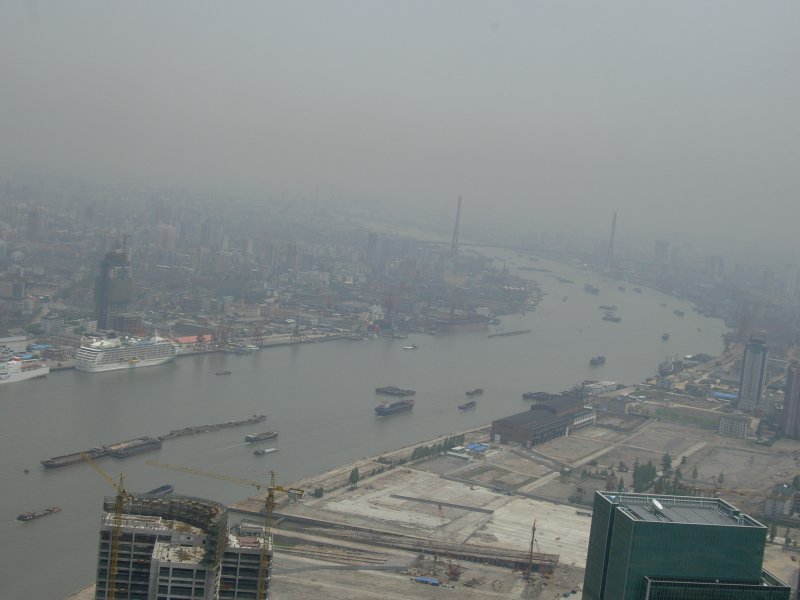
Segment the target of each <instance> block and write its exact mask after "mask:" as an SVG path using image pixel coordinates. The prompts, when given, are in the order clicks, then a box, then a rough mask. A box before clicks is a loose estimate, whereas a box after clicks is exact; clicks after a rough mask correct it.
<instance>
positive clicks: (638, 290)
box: [633, 288, 642, 294]
mask: <svg viewBox="0 0 800 600" xmlns="http://www.w3.org/2000/svg"><path fill="white" fill-rule="evenodd" d="M633 291H634V292H636V293H637V294H641V293H642V288H633Z"/></svg>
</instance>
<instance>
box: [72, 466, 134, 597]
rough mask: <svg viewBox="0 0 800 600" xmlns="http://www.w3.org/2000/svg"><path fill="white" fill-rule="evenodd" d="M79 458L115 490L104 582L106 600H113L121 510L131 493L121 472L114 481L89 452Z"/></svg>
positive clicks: (120, 531) (115, 586)
mask: <svg viewBox="0 0 800 600" xmlns="http://www.w3.org/2000/svg"><path fill="white" fill-rule="evenodd" d="M81 458H82V459H83V460H84V462H86V463H88V464H89V466H91V467H92V468H93V469H94V470H95V471H97V473H98V474H99V475H100V477H102V478H103V479H105V480H106V481H107V482H108V483H109V484H111V487H113V488H114V490H115V491H116V496H115V499H114V527H113V529H112V532H111V554H110V556H109V561H108V583H107V584H106V600H115V598H116V597H117V573H118V568H117V564H118V562H119V541H120V539H121V538H122V511H123V509H124V507H125V502H126V501H127V500H129V499H130V498H131V495H130V494H129V493H128V492H127V491H126V490H125V478H124V477H123V476H122V473H120V475H119V481H118V482H117V481H114V479H113V478H112V477H111V475H109V474H108V473H106V472H105V471H104V470H103V469H102V467H100V465H98V464H97V463H96V462H95V461H94V460H93V459H92V457H91V456H90V455H89V454H87V453H84V454H81Z"/></svg>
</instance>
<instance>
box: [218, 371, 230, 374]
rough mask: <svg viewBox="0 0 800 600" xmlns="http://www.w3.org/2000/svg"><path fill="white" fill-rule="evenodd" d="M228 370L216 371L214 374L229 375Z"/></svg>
mask: <svg viewBox="0 0 800 600" xmlns="http://www.w3.org/2000/svg"><path fill="white" fill-rule="evenodd" d="M230 374H231V372H230V371H217V372H216V373H214V375H230Z"/></svg>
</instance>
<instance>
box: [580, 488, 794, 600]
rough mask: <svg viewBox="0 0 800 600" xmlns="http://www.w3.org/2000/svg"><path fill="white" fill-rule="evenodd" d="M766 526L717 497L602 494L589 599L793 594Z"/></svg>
mask: <svg viewBox="0 0 800 600" xmlns="http://www.w3.org/2000/svg"><path fill="white" fill-rule="evenodd" d="M766 538H767V528H766V527H765V526H764V525H762V524H761V523H759V522H758V521H756V520H755V519H753V518H751V517H749V516H748V515H745V514H742V513H741V512H740V511H739V510H737V509H736V508H734V507H733V506H731V505H730V504H728V503H727V502H725V501H724V500H722V499H719V498H699V497H691V496H655V495H650V494H627V493H621V494H619V493H612V492H596V493H595V498H594V511H593V515H592V527H591V532H590V535H589V552H588V555H587V557H586V574H585V577H584V582H583V597H584V599H585V600H646V599H647V600H677V599H682V600H706V599H709V600H710V599H714V600H740V599H741V600H744V599H753V600H761V599H764V600H789V596H790V593H791V589H790V588H789V586H787V585H786V584H784V583H783V582H781V581H779V580H778V579H777V578H776V577H774V576H773V575H771V574H770V573H768V572H766V571H764V570H763V569H762V563H763V559H764V547H765V544H766Z"/></svg>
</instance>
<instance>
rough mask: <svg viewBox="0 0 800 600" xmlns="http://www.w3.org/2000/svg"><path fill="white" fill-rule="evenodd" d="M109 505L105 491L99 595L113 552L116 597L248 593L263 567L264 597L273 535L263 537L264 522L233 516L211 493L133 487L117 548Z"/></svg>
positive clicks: (235, 596)
mask: <svg viewBox="0 0 800 600" xmlns="http://www.w3.org/2000/svg"><path fill="white" fill-rule="evenodd" d="M114 506H115V498H113V497H109V498H106V499H105V502H104V504H103V509H104V511H105V512H104V513H103V517H102V520H101V525H100V547H99V551H98V560H97V584H96V588H95V598H96V599H97V600H104V599H105V598H106V593H107V590H108V588H109V572H110V563H111V560H112V558H111V556H112V554H116V556H117V563H116V576H115V578H114V589H115V591H116V593H115V595H116V598H118V599H119V600H178V599H180V600H211V599H212V598H213V599H217V598H219V599H220V600H239V599H244V598H248V599H254V598H256V596H257V595H258V591H259V585H258V583H259V576H260V575H261V574H262V573H263V575H264V581H263V585H262V587H261V589H262V592H263V593H262V599H267V598H269V584H270V573H271V567H272V540H271V539H269V538H265V533H264V531H265V530H264V527H262V526H260V525H258V524H256V523H247V522H246V521H240V522H236V523H233V522H232V519H231V520H230V521H229V513H228V512H227V510H226V508H225V507H224V506H223V505H221V504H218V503H216V502H212V501H210V500H203V499H201V498H194V497H188V496H151V495H147V494H134V495H132V496H131V497H130V498H129V499H128V501H127V502H126V503H125V507H124V512H123V514H122V515H121V518H120V523H119V527H120V538H119V543H118V547H117V549H116V553H115V552H113V548H112V546H113V537H114V531H115V529H116V513H115V512H114ZM265 543H266V548H265V547H264V544H265ZM262 551H266V554H265V559H266V565H267V566H266V568H265V569H264V570H262V569H261V558H262Z"/></svg>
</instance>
